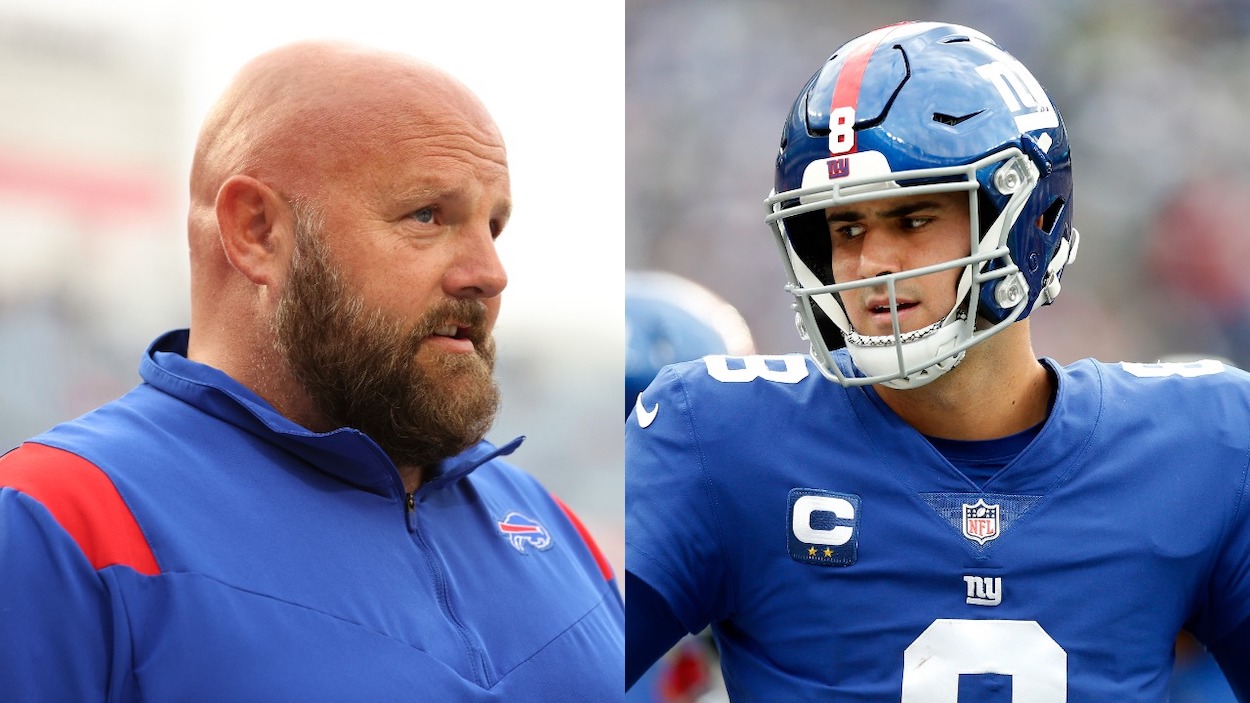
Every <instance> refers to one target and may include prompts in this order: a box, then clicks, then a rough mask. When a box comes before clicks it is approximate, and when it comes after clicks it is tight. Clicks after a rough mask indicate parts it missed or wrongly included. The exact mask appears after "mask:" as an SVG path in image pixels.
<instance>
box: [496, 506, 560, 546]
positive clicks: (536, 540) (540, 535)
mask: <svg viewBox="0 0 1250 703" xmlns="http://www.w3.org/2000/svg"><path fill="white" fill-rule="evenodd" d="M498 524H499V532H500V534H502V535H503V536H504V537H507V538H508V541H509V542H511V543H512V546H513V547H515V548H516V550H517V551H518V552H520V553H522V554H525V553H526V551H525V548H526V547H527V546H529V547H533V548H534V549H540V550H541V549H547V548H549V547H551V533H550V532H548V531H547V528H545V527H543V526H542V523H540V522H538V521H537V520H535V519H534V518H531V517H526V516H525V515H522V514H521V513H518V512H511V513H508V514H507V515H506V516H504V519H502V520H500V521H499V523H498Z"/></svg>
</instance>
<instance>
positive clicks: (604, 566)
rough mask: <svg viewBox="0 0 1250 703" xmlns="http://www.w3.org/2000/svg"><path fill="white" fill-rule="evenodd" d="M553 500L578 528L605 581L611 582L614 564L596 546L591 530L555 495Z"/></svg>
mask: <svg viewBox="0 0 1250 703" xmlns="http://www.w3.org/2000/svg"><path fill="white" fill-rule="evenodd" d="M551 498H552V499H553V500H555V502H556V505H559V506H560V509H561V510H563V511H564V514H565V515H566V516H568V518H569V522H571V523H573V527H576V528H577V533H578V534H580V535H581V536H582V541H583V542H585V543H586V546H587V547H588V548H589V549H590V553H591V554H593V555H594V557H595V563H596V564H598V565H599V573H601V574H603V580H604V581H611V580H612V564H610V563H609V562H608V559H607V557H605V556H603V552H602V551H601V550H600V549H599V545H598V544H596V543H595V540H594V538H593V537H591V536H590V530H587V529H586V526H585V525H583V524H582V521H581V520H580V519H578V517H577V515H576V514H575V513H574V512H573V511H572V510H571V509H570V508H569V506H567V505H565V504H564V501H562V500H560V499H559V498H557V497H556V496H555V495H552V496H551Z"/></svg>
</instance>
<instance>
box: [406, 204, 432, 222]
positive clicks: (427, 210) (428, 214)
mask: <svg viewBox="0 0 1250 703" xmlns="http://www.w3.org/2000/svg"><path fill="white" fill-rule="evenodd" d="M434 214H435V210H434V208H432V207H423V208H421V209H420V210H416V211H415V212H413V213H412V214H411V215H409V217H411V218H412V219H414V220H416V221H417V222H420V223H421V224H425V225H428V224H430V223H431V222H433V221H434Z"/></svg>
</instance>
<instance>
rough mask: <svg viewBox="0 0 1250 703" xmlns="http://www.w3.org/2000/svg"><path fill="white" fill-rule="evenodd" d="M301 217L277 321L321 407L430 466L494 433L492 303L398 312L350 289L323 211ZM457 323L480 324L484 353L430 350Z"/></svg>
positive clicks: (285, 346)
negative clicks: (332, 251) (331, 253)
mask: <svg viewBox="0 0 1250 703" xmlns="http://www.w3.org/2000/svg"><path fill="white" fill-rule="evenodd" d="M301 210H304V211H305V212H304V213H301V212H300V211H301ZM296 214H297V219H296V221H297V225H296V252H295V256H294V257H293V259H292V262H291V275H290V277H289V279H288V281H287V286H286V289H285V290H284V291H283V294H282V298H281V300H280V301H279V302H278V309H277V312H276V313H275V315H274V319H273V322H272V326H273V332H274V339H275V344H276V346H277V348H278V351H279V353H280V354H281V355H282V356H283V357H285V359H286V362H287V365H288V366H289V367H290V370H291V373H292V374H293V375H294V376H295V378H296V380H297V381H299V383H300V384H301V385H302V386H303V389H304V390H305V391H306V392H307V393H308V394H309V396H310V397H311V398H312V400H313V402H314V404H315V406H316V408H317V409H318V410H320V411H321V412H322V413H323V414H324V415H325V416H326V417H327V418H328V419H329V420H330V421H331V422H332V423H334V425H335V426H345V427H352V428H355V429H357V430H360V431H361V432H363V433H364V434H366V435H367V436H369V437H370V438H371V439H373V441H375V442H377V444H378V446H380V447H381V448H382V450H383V451H384V452H386V454H387V455H388V456H389V457H390V458H391V461H393V462H395V464H396V465H397V466H421V467H425V469H426V470H427V471H428V470H429V469H432V468H433V467H434V465H435V464H437V463H438V462H439V461H441V460H443V459H446V458H448V457H451V456H454V455H456V454H458V453H460V452H461V451H463V450H464V449H466V448H468V447H469V446H471V445H473V444H474V443H475V442H477V441H478V440H480V439H481V438H482V437H484V436H485V434H486V431H487V430H488V429H490V426H491V424H492V423H493V422H494V419H495V413H496V411H497V410H498V409H499V388H498V386H497V385H496V384H495V381H494V379H493V378H492V376H491V372H492V370H493V369H494V365H495V341H494V339H493V338H492V337H491V335H490V333H489V332H488V331H487V330H486V329H485V322H486V318H487V311H486V306H485V305H484V304H483V303H482V302H481V301H479V300H458V299H454V300H447V301H443V302H441V303H439V304H438V305H436V306H434V307H433V308H432V309H430V310H428V311H426V312H425V313H424V314H423V315H422V316H421V317H420V319H418V320H417V321H416V322H414V323H411V324H405V323H404V322H402V321H400V320H396V319H394V318H391V317H388V316H387V315H386V314H385V313H383V312H382V311H381V310H379V309H377V308H371V307H369V306H367V305H366V303H365V301H364V300H363V298H362V297H361V296H360V294H359V293H354V292H351V291H349V290H348V288H347V284H346V282H345V281H344V280H343V276H342V274H341V272H340V271H339V270H338V269H336V268H335V267H334V265H333V264H332V263H331V262H330V261H329V257H328V255H327V252H326V251H325V247H324V245H323V244H322V242H321V240H320V237H321V233H320V218H319V217H318V216H317V214H316V213H309V212H307V209H306V208H296ZM301 214H302V215H303V216H300V215H301ZM450 323H458V324H460V325H469V326H471V330H469V331H468V334H469V335H470V338H471V340H472V341H473V346H474V349H475V353H471V354H470V353H448V352H439V351H436V350H429V349H427V350H422V349H421V342H422V341H423V340H425V339H426V338H428V337H429V336H430V335H431V334H432V333H433V331H434V330H435V329H437V328H439V327H442V326H444V325H448V324H450ZM419 355H420V357H421V358H418V356H419Z"/></svg>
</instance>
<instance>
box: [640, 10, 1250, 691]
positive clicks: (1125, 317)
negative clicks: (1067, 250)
mask: <svg viewBox="0 0 1250 703" xmlns="http://www.w3.org/2000/svg"><path fill="white" fill-rule="evenodd" d="M625 16H626V33H625V42H626V82H625V85H626V121H625V125H626V139H625V145H626V178H625V184H626V212H627V214H628V218H627V220H626V243H625V254H626V258H625V261H626V266H627V267H628V268H631V269H664V270H669V271H672V272H674V273H677V274H680V275H682V276H685V277H687V278H690V279H692V280H694V281H696V282H698V283H700V284H703V285H705V286H707V287H708V288H710V289H711V290H713V291H715V292H717V293H719V294H720V295H722V296H723V297H724V298H726V300H728V302H730V303H731V304H732V305H734V306H735V307H737V308H738V310H740V311H741V312H742V314H743V316H744V318H745V319H746V321H747V323H748V325H749V326H750V329H751V331H752V333H753V334H754V336H755V342H756V346H757V347H758V348H759V350H760V352H761V353H786V352H793V351H806V348H805V347H804V346H803V345H802V343H801V342H800V340H799V338H798V335H797V334H796V333H795V330H794V325H793V322H792V320H793V314H792V313H791V312H789V304H790V302H791V298H790V296H789V295H788V294H786V293H785V292H784V290H783V289H782V285H783V283H784V280H785V279H784V274H783V272H782V267H781V262H780V261H779V256H778V253H777V250H776V244H775V243H774V242H773V240H772V236H771V234H770V232H769V230H768V227H767V226H766V225H764V223H763V215H764V206H763V199H764V197H765V196H766V195H767V194H768V191H769V189H770V188H771V186H772V178H773V173H772V167H773V161H774V157H775V154H776V151H777V146H778V140H779V137H780V134H781V125H782V122H783V119H784V118H785V116H786V114H787V111H788V110H789V108H790V105H791V103H792V101H793V100H794V97H795V96H796V95H797V93H798V91H799V89H800V88H802V86H803V84H804V83H805V82H806V81H807V79H808V77H809V76H810V75H811V74H812V73H813V72H814V71H815V70H816V69H817V68H818V67H819V66H820V64H821V63H822V62H823V61H824V60H825V58H826V57H828V56H829V54H831V53H833V51H834V50H835V49H837V47H838V46H839V45H840V44H842V43H843V42H845V41H847V40H849V39H851V38H853V37H855V36H858V35H859V34H862V33H864V32H867V31H869V30H871V29H875V28H876V27H879V26H883V25H886V24H890V23H893V22H897V21H902V20H908V19H925V20H944V21H952V22H957V23H962V24H968V25H970V26H973V27H976V28H978V29H980V30H982V31H984V32H985V33H987V34H989V35H990V36H991V37H993V38H995V39H996V40H997V41H998V42H999V43H1000V44H1001V45H1002V46H1003V47H1004V48H1006V49H1007V50H1008V51H1010V52H1011V53H1013V54H1014V55H1015V56H1016V57H1017V58H1018V59H1020V60H1021V61H1023V62H1024V64H1025V65H1026V66H1028V67H1029V68H1030V69H1031V70H1032V72H1033V74H1034V75H1035V76H1037V77H1038V79H1039V80H1040V81H1041V82H1042V84H1043V85H1045V86H1046V87H1047V89H1048V90H1049V91H1050V92H1051V94H1052V96H1053V98H1054V100H1055V102H1056V104H1057V105H1058V107H1059V110H1060V112H1061V113H1062V115H1063V117H1064V119H1065V121H1066V123H1067V127H1068V131H1069V134H1070V138H1071V140H1072V145H1073V146H1072V150H1073V160H1074V163H1075V167H1074V168H1075V172H1074V173H1075V176H1074V177H1075V179H1076V181H1075V182H1076V196H1075V200H1074V207H1075V208H1076V210H1075V213H1076V214H1075V220H1074V222H1075V224H1076V226H1077V227H1078V228H1079V229H1080V231H1081V234H1082V235H1083V237H1082V239H1081V251H1080V256H1079V258H1078V259H1077V261H1076V263H1075V264H1074V265H1073V266H1071V267H1070V268H1069V269H1068V271H1067V272H1065V277H1064V287H1063V295H1062V296H1061V297H1060V298H1059V300H1058V301H1057V302H1056V303H1055V304H1054V305H1052V306H1051V307H1050V308H1049V309H1044V310H1042V311H1040V312H1039V313H1038V314H1036V315H1035V316H1033V317H1032V318H1031V319H1033V321H1034V322H1033V328H1034V339H1035V347H1036V350H1037V352H1038V353H1039V354H1041V355H1045V356H1051V357H1054V358H1056V359H1058V360H1059V361H1061V362H1063V363H1068V362H1071V361H1075V360H1077V359H1079V358H1083V357H1086V356H1094V357H1097V358H1099V359H1102V360H1104V361H1119V360H1136V361H1153V360H1158V359H1161V358H1171V357H1188V356H1219V357H1223V358H1226V359H1229V360H1232V361H1234V362H1236V363H1237V364H1239V365H1242V366H1247V365H1250V275H1248V274H1247V272H1246V270H1247V266H1248V265H1250V222H1248V221H1245V219H1244V218H1242V217H1239V211H1240V210H1241V208H1242V207H1243V206H1242V203H1244V202H1250V168H1248V164H1250V141H1248V140H1246V139H1245V134H1246V128H1245V123H1246V115H1247V114H1248V113H1250V69H1247V67H1250V2H1245V1H1244V0H1104V1H1101V2H1089V1H1086V0H1047V1H1045V2H1042V1H1041V0H995V1H994V2H971V1H966V0H965V1H957V0H891V1H890V2H856V1H854V0H777V1H775V2H757V1H755V0H716V1H715V2H712V1H708V0H626V13H625ZM1191 651H1192V650H1190V649H1188V648H1186V649H1184V650H1183V652H1185V653H1186V654H1188V653H1189V652H1191ZM1197 661H1198V664H1199V665H1200V666H1203V667H1206V666H1209V662H1207V661H1205V660H1197ZM1210 680H1211V679H1210V678H1209V677H1199V678H1196V679H1188V680H1186V681H1185V682H1183V683H1184V687H1183V689H1182V687H1181V686H1179V685H1178V690H1177V691H1175V692H1174V693H1173V698H1172V700H1173V701H1174V702H1177V701H1186V702H1189V701H1204V702H1205V703H1215V702H1216V701H1223V700H1231V699H1230V698H1228V697H1227V694H1223V693H1221V692H1220V687H1219V686H1211V687H1210V688H1204V687H1205V686H1208V684H1209V681H1210ZM710 699H711V698H709V700H710Z"/></svg>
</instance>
